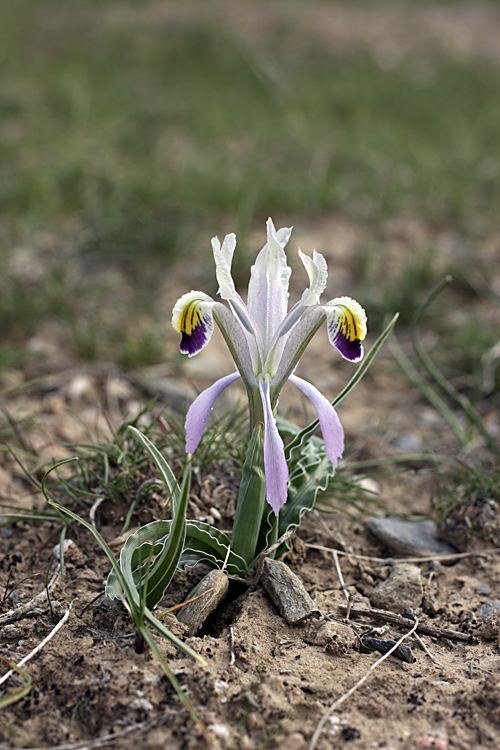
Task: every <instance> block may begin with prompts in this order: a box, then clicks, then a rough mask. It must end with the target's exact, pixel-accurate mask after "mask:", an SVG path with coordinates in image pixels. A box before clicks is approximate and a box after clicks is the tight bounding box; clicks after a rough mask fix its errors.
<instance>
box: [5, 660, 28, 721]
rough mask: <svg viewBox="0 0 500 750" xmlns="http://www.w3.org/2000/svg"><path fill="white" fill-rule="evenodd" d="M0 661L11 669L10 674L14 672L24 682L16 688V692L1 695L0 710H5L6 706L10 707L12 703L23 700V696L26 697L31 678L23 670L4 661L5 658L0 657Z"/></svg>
mask: <svg viewBox="0 0 500 750" xmlns="http://www.w3.org/2000/svg"><path fill="white" fill-rule="evenodd" d="M0 659H2V661H4V662H6V663H7V664H8V665H9V667H12V669H11V672H16V673H17V674H18V675H19V677H21V679H23V680H24V685H21V687H19V688H17V690H13V691H12V692H11V693H7V695H2V697H1V698H0V708H6V707H7V706H10V705H12V703H15V702H16V701H18V700H20V699H21V698H24V696H25V695H28V693H29V691H30V690H31V677H30V676H29V674H28V673H27V672H25V671H24V669H21V668H20V667H19V666H18V665H17V664H14V663H13V662H11V661H9V660H8V659H6V658H5V656H0Z"/></svg>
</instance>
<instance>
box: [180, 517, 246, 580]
mask: <svg viewBox="0 0 500 750" xmlns="http://www.w3.org/2000/svg"><path fill="white" fill-rule="evenodd" d="M230 547H231V543H230V541H229V539H228V538H227V536H226V535H225V534H224V533H223V532H222V531H219V530H218V529H215V528H214V527H213V526H210V525H209V524H208V523H203V522H202V521H187V523H186V542H185V547H184V552H183V553H182V555H181V560H180V563H179V567H182V568H183V569H184V568H190V567H193V565H196V564H197V563H198V562H205V563H207V564H208V565H212V566H213V567H214V568H219V569H221V568H222V567H223V564H224V561H225V560H226V558H227V562H226V569H227V572H228V573H230V574H231V575H236V576H240V577H241V576H244V575H245V574H246V573H247V572H248V565H247V563H246V561H245V560H244V559H243V558H242V557H240V555H238V554H236V552H233V550H232V549H230ZM228 552H229V555H228Z"/></svg>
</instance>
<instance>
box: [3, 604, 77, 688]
mask: <svg viewBox="0 0 500 750" xmlns="http://www.w3.org/2000/svg"><path fill="white" fill-rule="evenodd" d="M72 606H73V602H71V604H70V605H69V607H68V609H67V610H66V612H65V613H64V615H63V617H62V618H61V619H60V620H59V622H58V623H57V625H56V626H55V627H54V628H52V630H51V631H50V633H49V634H48V636H47V637H46V638H44V639H43V641H41V642H40V643H39V644H38V646H36V647H35V648H34V649H33V651H30V653H29V654H27V655H26V656H25V657H24V659H21V661H20V662H19V663H18V664H16V667H17V668H18V669H21V668H22V667H24V665H25V664H27V662H29V661H30V660H31V659H32V658H33V657H34V656H36V654H38V652H39V651H41V650H42V648H44V647H45V646H46V645H47V643H49V641H51V640H52V638H53V637H54V636H55V635H56V633H57V632H58V631H59V630H61V628H62V627H63V625H64V624H65V622H66V620H67V619H68V617H69V613H70V610H71V607H72ZM13 674H14V670H13V669H9V671H8V672H6V673H5V674H4V675H3V677H1V678H0V685H3V683H4V682H7V680H8V679H9V677H11V676H12V675H13Z"/></svg>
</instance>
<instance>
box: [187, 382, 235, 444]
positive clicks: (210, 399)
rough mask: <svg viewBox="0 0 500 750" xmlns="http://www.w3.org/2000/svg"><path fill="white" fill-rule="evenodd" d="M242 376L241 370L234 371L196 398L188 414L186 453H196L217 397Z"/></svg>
mask: <svg viewBox="0 0 500 750" xmlns="http://www.w3.org/2000/svg"><path fill="white" fill-rule="evenodd" d="M239 377H240V374H239V372H233V373H232V374H231V375H226V377H224V378H221V379H220V380H217V381H216V382H215V383H214V384H213V385H211V386H210V388H207V389H206V390H204V391H202V392H201V393H200V395H199V396H197V397H196V398H195V400H194V401H193V403H192V404H191V406H190V407H189V409H188V413H187V415H186V422H185V425H184V426H185V428H186V453H194V452H195V450H196V448H197V447H198V445H199V442H200V440H201V438H202V435H203V433H204V432H205V427H206V426H207V422H208V418H209V416H210V412H211V411H212V409H213V406H214V402H215V399H216V398H217V397H218V396H220V394H221V393H222V391H223V390H224V389H225V388H227V387H228V385H231V383H234V381H235V380H238V378H239Z"/></svg>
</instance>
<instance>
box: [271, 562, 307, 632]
mask: <svg viewBox="0 0 500 750" xmlns="http://www.w3.org/2000/svg"><path fill="white" fill-rule="evenodd" d="M261 581H262V585H263V586H264V588H265V589H266V591H267V593H268V594H269V596H270V597H271V599H272V600H273V602H274V603H275V604H276V606H277V607H278V608H279V611H280V612H281V615H282V617H283V618H284V619H285V620H286V621H287V623H288V624H289V625H296V624H297V623H298V622H301V621H302V620H305V618H306V617H309V615H312V614H313V613H316V612H319V609H318V607H317V605H316V604H315V602H314V601H313V600H312V599H311V597H310V596H309V594H308V593H307V591H306V590H305V588H304V584H303V583H302V581H301V580H300V578H299V577H298V576H297V575H295V573H293V572H292V571H291V570H290V568H289V567H288V565H286V564H285V563H284V562H281V561H280V560H270V559H269V558H266V560H265V562H264V570H263V571H262V576H261Z"/></svg>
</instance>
